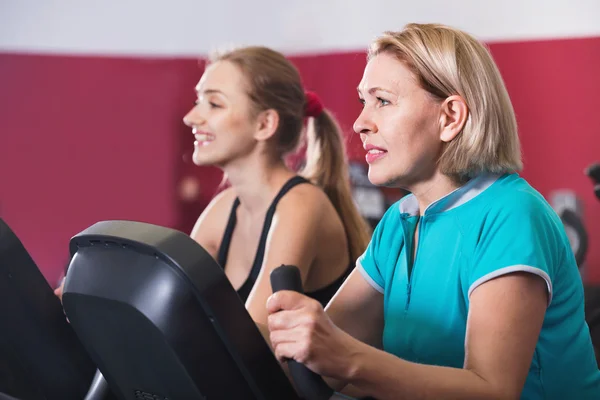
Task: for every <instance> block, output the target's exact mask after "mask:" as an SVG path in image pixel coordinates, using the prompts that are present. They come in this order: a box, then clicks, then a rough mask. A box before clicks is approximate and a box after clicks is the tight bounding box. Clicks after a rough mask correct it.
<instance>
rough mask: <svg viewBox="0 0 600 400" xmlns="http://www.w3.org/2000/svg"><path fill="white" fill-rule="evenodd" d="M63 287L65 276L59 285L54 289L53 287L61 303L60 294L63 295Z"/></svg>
mask: <svg viewBox="0 0 600 400" xmlns="http://www.w3.org/2000/svg"><path fill="white" fill-rule="evenodd" d="M64 287H65V278H63V279H62V280H61V282H60V286H59V287H57V288H56V289H54V294H55V295H56V297H58V298H59V299H60V302H61V303H62V295H63V288H64Z"/></svg>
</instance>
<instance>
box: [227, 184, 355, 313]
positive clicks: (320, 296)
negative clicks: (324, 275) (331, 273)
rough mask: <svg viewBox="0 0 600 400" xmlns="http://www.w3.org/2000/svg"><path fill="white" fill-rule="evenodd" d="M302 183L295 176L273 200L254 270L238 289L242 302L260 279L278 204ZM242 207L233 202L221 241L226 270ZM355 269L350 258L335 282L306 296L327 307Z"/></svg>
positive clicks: (237, 199) (255, 259)
mask: <svg viewBox="0 0 600 400" xmlns="http://www.w3.org/2000/svg"><path fill="white" fill-rule="evenodd" d="M302 183H309V184H310V182H309V181H307V180H306V179H304V178H302V177H301V176H294V177H293V178H291V179H290V180H288V181H287V182H286V183H285V184H284V185H283V187H282V188H281V190H280V191H279V193H277V196H275V198H274V199H273V202H272V203H271V205H270V206H269V209H268V210H267V215H266V217H265V222H264V224H263V229H262V232H261V234H260V240H259V242H258V249H257V250H256V256H255V257H254V262H253V264H252V269H251V270H250V274H248V278H246V281H245V282H244V283H243V284H242V286H241V287H240V288H239V289H238V291H237V292H238V295H239V296H240V298H241V299H242V301H244V302H245V301H246V300H247V299H248V296H249V295H250V292H251V291H252V287H253V286H254V283H256V279H257V278H258V274H259V272H260V268H261V267H262V264H263V259H264V255H265V246H266V244H267V236H268V234H269V229H270V228H271V222H272V220H273V216H274V215H275V209H276V208H277V203H279V200H281V198H282V197H283V196H284V195H285V194H286V193H287V192H288V191H289V190H290V189H291V188H293V187H294V186H296V185H300V184H302ZM239 205H240V199H239V198H236V199H235V200H234V202H233V206H232V207H231V214H229V221H227V226H226V228H225V233H224V234H223V240H221V246H220V247H219V254H218V256H217V262H218V263H219V265H221V268H223V269H224V268H225V265H226V264H227V256H228V254H229V245H230V244H231V237H232V235H233V231H234V229H235V224H236V222H237V217H236V211H237V208H238V207H239ZM353 268H354V262H353V260H352V257H350V265H349V266H348V268H347V269H346V271H345V272H344V273H343V274H342V275H341V276H340V277H339V278H337V279H336V280H335V281H333V282H332V283H330V284H329V285H327V286H325V287H323V288H322V289H317V290H315V291H314V292H307V293H306V295H307V296H309V297H312V298H313V299H315V300H317V301H318V302H320V303H321V304H322V305H323V307H325V305H327V303H328V302H329V300H330V299H331V298H332V297H333V295H334V294H335V293H336V292H337V290H338V289H339V288H340V286H341V285H342V283H344V281H345V280H346V278H347V277H348V275H350V272H352V269H353Z"/></svg>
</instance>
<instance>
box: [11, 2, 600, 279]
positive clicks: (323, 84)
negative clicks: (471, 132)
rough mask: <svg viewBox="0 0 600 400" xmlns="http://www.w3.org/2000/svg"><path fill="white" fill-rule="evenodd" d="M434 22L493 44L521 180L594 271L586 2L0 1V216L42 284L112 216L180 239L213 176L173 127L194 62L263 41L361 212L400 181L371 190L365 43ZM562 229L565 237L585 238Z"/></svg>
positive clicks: (599, 221) (596, 129) (594, 123)
mask: <svg viewBox="0 0 600 400" xmlns="http://www.w3.org/2000/svg"><path fill="white" fill-rule="evenodd" d="M408 22H440V23H444V24H449V25H453V26H456V27H458V28H461V29H464V30H466V31H468V32H470V33H472V34H474V35H475V36H477V37H478V38H480V39H483V40H484V41H485V42H486V43H488V44H489V47H490V49H491V52H492V54H493V56H494V58H495V60H496V61H497V63H498V65H499V67H500V70H501V72H502V74H503V77H504V79H505V82H506V85H507V87H508V90H509V93H510V95H511V98H512V101H513V105H514V107H515V110H516V114H517V120H518V123H519V129H520V135H521V141H522V145H523V152H524V161H525V168H524V171H523V172H522V175H523V176H524V177H525V178H526V179H528V180H529V181H530V183H531V184H532V185H533V186H534V187H535V188H536V189H538V190H539V191H540V192H541V193H542V194H543V195H544V196H546V197H547V199H548V200H549V201H551V203H552V204H553V205H554V206H555V207H556V208H557V210H562V209H565V208H568V209H570V210H572V211H573V212H574V213H575V214H576V215H577V216H578V218H580V222H582V223H583V227H584V228H585V233H586V234H587V241H588V246H587V251H586V252H585V257H584V259H583V260H582V271H583V276H584V279H585V281H586V282H587V283H588V284H595V283H596V284H597V283H600V201H598V199H596V198H595V197H594V192H593V184H592V183H591V181H590V179H589V178H588V177H587V176H586V175H585V173H584V170H585V168H586V167H588V166H589V165H591V164H592V163H594V162H596V161H600V117H599V116H600V100H599V98H598V93H600V1H598V0H570V1H559V0H546V1H541V0H540V1H532V0H502V1H500V0H492V1H475V0H473V1H468V0H454V1H452V2H449V1H442V0H420V1H419V2H416V1H411V2H409V1H402V0H371V1H369V2H367V1H359V0H343V1H342V0H320V1H315V0H303V1H297V0H287V1H275V0H273V1H267V0H254V1H242V0H219V1H214V2H209V1H199V0H169V1H157V0H119V1H117V0H103V1H101V2H91V1H85V0H62V1H59V0H0V217H1V218H3V219H4V220H5V221H6V222H7V223H8V224H9V225H10V226H11V227H12V228H13V229H14V231H15V232H16V233H17V235H19V237H20V238H21V240H22V241H23V244H24V245H25V247H26V248H27V249H28V251H29V252H30V253H31V255H32V257H33V258H34V260H35V261H36V263H37V264H38V266H39V268H40V269H41V271H42V272H43V274H44V276H45V277H46V279H47V280H48V281H49V282H50V284H51V285H55V284H56V282H57V280H58V279H59V278H60V276H61V275H62V273H63V271H64V268H65V266H66V264H67V262H68V242H69V239H70V237H71V236H73V235H75V234H77V233H78V232H80V231H82V230H83V229H85V228H87V227H88V226H90V225H91V224H93V223H95V222H97V221H100V220H108V219H125V220H137V221H144V222H150V223H154V224H158V225H163V226H168V227H172V228H176V229H180V230H182V231H184V232H187V233H189V231H190V230H191V228H192V226H193V224H194V222H195V221H196V218H197V217H198V215H199V214H200V212H201V211H202V210H203V208H204V207H205V206H206V204H207V203H208V202H209V201H210V199H211V198H212V197H213V196H214V194H215V193H216V192H217V190H218V185H219V183H220V182H221V174H220V171H219V170H216V169H212V168H199V167H196V166H194V165H193V164H192V163H191V152H192V147H193V145H192V144H193V140H194V139H193V137H192V135H191V131H190V129H189V128H186V127H185V126H184V125H183V123H182V118H183V116H184V114H185V113H186V112H187V111H188V110H189V108H191V107H192V105H193V102H194V100H195V93H194V90H193V88H194V86H195V84H196V82H197V81H198V79H199V78H200V76H201V74H202V71H203V65H204V62H203V59H204V58H205V56H206V55H207V54H208V53H209V52H210V51H211V50H214V49H217V48H222V47H224V46H225V47H227V46H230V45H249V44H260V45H267V46H271V47H273V48H275V49H277V50H280V51H282V52H284V53H285V54H286V55H288V56H289V57H290V58H291V59H292V60H293V61H294V63H295V64H296V66H297V67H298V68H299V69H300V72H301V74H302V77H303V79H304V82H305V86H306V87H307V89H310V90H314V91H316V92H318V93H319V95H320V96H321V98H322V100H323V102H324V104H325V106H326V107H327V108H329V109H331V110H332V111H333V112H334V113H335V114H336V116H337V117H338V119H339V120H340V122H341V124H342V127H343V129H344V131H345V133H346V134H347V139H348V140H347V146H348V156H349V159H350V160H351V162H352V167H351V171H352V179H353V184H354V190H355V191H354V193H355V198H356V201H357V202H358V203H359V205H360V207H361V210H362V211H363V214H364V215H365V217H367V218H369V220H370V221H371V222H372V223H373V224H374V223H376V222H377V220H378V217H379V216H381V214H382V213H383V212H384V210H385V208H386V207H388V206H389V205H390V204H391V203H392V202H394V201H395V200H397V198H399V196H400V195H401V193H400V192H399V191H396V190H384V189H379V188H374V187H372V186H371V185H370V184H369V183H368V181H367V180H366V177H365V172H366V165H365V162H364V152H363V150H362V147H361V144H360V140H359V138H358V137H357V136H356V135H353V134H352V129H351V128H352V123H353V122H354V119H355V118H356V117H357V116H358V112H359V109H360V105H359V102H358V101H357V95H356V89H355V88H356V85H357V84H358V82H359V80H360V78H361V75H362V70H363V68H364V65H365V49H366V46H367V45H368V44H369V42H370V41H371V39H373V38H374V37H375V36H376V35H377V34H379V33H381V32H382V31H384V30H399V29H401V28H402V27H403V25H404V24H406V23H408ZM577 235H578V233H577V232H575V233H574V243H575V244H574V246H575V245H576V243H578V242H577V241H578V240H579V241H580V242H581V237H579V238H578V237H577Z"/></svg>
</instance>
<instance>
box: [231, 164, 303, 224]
mask: <svg viewBox="0 0 600 400" xmlns="http://www.w3.org/2000/svg"><path fill="white" fill-rule="evenodd" d="M223 170H224V172H225V174H226V175H227V178H228V180H229V182H230V184H231V187H232V188H233V190H234V191H235V193H236V194H237V197H238V198H239V199H240V204H241V206H242V207H243V208H244V209H245V210H246V211H247V212H248V213H249V214H252V215H254V214H262V213H264V212H266V210H267V208H268V207H269V205H270V204H271V202H272V201H273V198H274V197H275V195H276V194H277V192H278V191H279V190H280V189H281V187H282V186H283V185H284V184H285V182H287V181H288V180H289V179H290V178H291V177H293V176H294V175H295V173H294V172H293V171H291V170H290V169H289V168H288V167H287V166H286V165H285V163H284V161H283V160H282V159H277V160H268V159H267V158H266V157H264V156H262V157H251V158H249V159H246V160H243V161H240V162H238V163H236V164H235V165H229V166H226V167H225V168H223Z"/></svg>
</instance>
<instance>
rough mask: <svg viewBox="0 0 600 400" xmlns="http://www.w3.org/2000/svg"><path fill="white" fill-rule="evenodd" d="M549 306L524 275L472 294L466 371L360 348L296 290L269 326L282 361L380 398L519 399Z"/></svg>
mask: <svg viewBox="0 0 600 400" xmlns="http://www.w3.org/2000/svg"><path fill="white" fill-rule="evenodd" d="M547 302H548V292H547V287H546V283H545V282H544V280H543V279H541V278H539V277H538V276H535V275H532V274H527V273H514V274H510V275H505V276H502V277H499V278H496V279H493V280H491V281H488V282H486V283H484V284H482V285H481V286H479V287H478V288H477V289H475V290H474V292H473V293H472V294H471V298H470V309H469V316H468V322H467V334H466V341H465V364H464V368H462V369H458V368H448V367H439V366H430V365H422V364H416V363H411V362H408V361H405V360H402V359H400V358H398V357H396V356H394V355H392V354H389V353H385V352H384V351H381V350H379V349H376V348H375V347H372V346H370V345H368V344H365V343H363V342H360V341H359V340H356V339H354V338H352V337H351V336H350V335H348V334H346V333H345V332H343V331H342V330H341V329H339V328H338V327H336V326H335V325H334V324H333V322H332V320H331V319H330V318H328V317H327V316H326V315H325V313H321V312H319V311H318V309H317V307H316V306H315V304H314V302H313V301H312V300H311V299H309V298H306V297H305V296H302V295H299V294H297V293H293V292H279V293H276V294H275V295H273V296H272V297H271V298H270V299H269V303H268V308H269V311H270V312H271V316H270V317H269V328H270V330H271V340H272V343H273V346H274V348H275V354H276V356H277V357H278V358H279V359H280V360H283V359H286V358H288V359H289V358H292V359H295V360H296V361H299V362H301V363H303V364H305V365H307V366H308V367H309V368H310V369H312V370H313V371H315V372H317V373H319V374H322V375H325V376H329V377H333V378H336V379H339V380H341V381H345V382H349V383H350V384H352V385H353V386H355V387H357V388H358V389H359V390H361V391H362V392H364V393H366V394H368V395H370V396H373V397H376V398H377V399H380V400H385V399H398V398H403V399H422V400H426V399H439V398H444V399H462V400H468V399H482V398H485V399H518V398H519V397H520V395H521V391H522V390H523V386H524V383H525V380H526V378H527V373H528V371H529V367H530V365H531V360H532V357H533V352H534V350H535V345H536V343H537V339H538V336H539V333H540V330H541V327H542V324H543V320H544V315H545V311H546V307H547V304H548V303H547ZM340 306H341V304H340ZM281 310H282V311H281ZM278 311H279V312H278ZM361 323H362V321H360V320H357V321H355V324H361ZM354 329H359V328H354Z"/></svg>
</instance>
